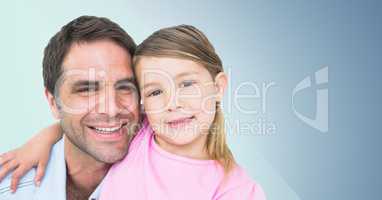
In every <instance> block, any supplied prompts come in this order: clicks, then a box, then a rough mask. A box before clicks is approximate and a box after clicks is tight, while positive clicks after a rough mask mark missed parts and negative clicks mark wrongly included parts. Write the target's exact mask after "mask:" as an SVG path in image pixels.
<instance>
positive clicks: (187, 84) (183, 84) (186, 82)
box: [180, 81, 195, 87]
mask: <svg viewBox="0 0 382 200" xmlns="http://www.w3.org/2000/svg"><path fill="white" fill-rule="evenodd" d="M194 83H195V81H183V82H182V83H181V84H180V87H190V86H192V85H193V84H194Z"/></svg>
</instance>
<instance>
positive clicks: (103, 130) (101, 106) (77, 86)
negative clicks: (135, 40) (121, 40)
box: [57, 40, 139, 163]
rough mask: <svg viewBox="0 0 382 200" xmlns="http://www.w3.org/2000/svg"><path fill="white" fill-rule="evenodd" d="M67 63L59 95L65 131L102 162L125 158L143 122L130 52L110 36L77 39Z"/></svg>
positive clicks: (60, 113)
mask: <svg viewBox="0 0 382 200" xmlns="http://www.w3.org/2000/svg"><path fill="white" fill-rule="evenodd" d="M63 68H64V73H63V76H62V80H61V84H60V86H59V88H58V89H59V90H58V91H59V96H58V97H57V100H58V107H59V108H58V110H59V115H60V120H61V122H60V123H61V126H62V129H63V131H64V134H65V136H66V137H67V139H68V140H69V141H70V142H71V143H72V144H73V145H74V146H76V147H77V148H78V149H79V150H81V151H82V152H83V153H85V154H87V155H90V156H91V157H93V158H94V159H95V160H97V161H99V162H103V163H114V162H117V161H119V160H121V159H122V158H123V157H124V156H125V155H126V153H127V151H128V147H129V144H130V142H131V140H132V138H133V137H134V136H135V133H136V131H137V129H138V123H139V109H138V108H139V107H138V101H139V95H138V91H137V88H136V85H135V79H134V76H133V71H132V67H131V57H130V55H129V53H128V52H127V51H126V50H124V49H123V48H121V47H120V46H118V45H117V44H115V43H114V42H111V41H107V40H106V41H95V42H90V43H81V44H80V45H78V44H74V45H73V46H72V47H71V49H70V51H69V53H68V55H67V56H66V58H65V60H64V62H63Z"/></svg>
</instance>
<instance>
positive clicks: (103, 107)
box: [97, 88, 121, 117]
mask: <svg viewBox="0 0 382 200" xmlns="http://www.w3.org/2000/svg"><path fill="white" fill-rule="evenodd" d="M120 108H121V105H120V103H119V101H118V97H117V94H116V91H115V90H114V89H112V88H106V89H105V90H104V91H103V92H101V94H100V95H99V100H98V105H97V112H98V113H102V114H107V115H109V116H110V117H114V116H116V115H117V114H118V113H119V112H120Z"/></svg>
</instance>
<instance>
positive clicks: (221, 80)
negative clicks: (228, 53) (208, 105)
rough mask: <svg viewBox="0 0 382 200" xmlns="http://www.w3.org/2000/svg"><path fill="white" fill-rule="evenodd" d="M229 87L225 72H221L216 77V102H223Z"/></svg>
mask: <svg viewBox="0 0 382 200" xmlns="http://www.w3.org/2000/svg"><path fill="white" fill-rule="evenodd" d="M227 85H228V77H227V75H226V74H225V73H224V72H219V73H218V74H217V75H216V76H215V87H216V92H217V93H216V101H220V102H221V101H222V100H223V96H224V92H225V89H226V88H227Z"/></svg>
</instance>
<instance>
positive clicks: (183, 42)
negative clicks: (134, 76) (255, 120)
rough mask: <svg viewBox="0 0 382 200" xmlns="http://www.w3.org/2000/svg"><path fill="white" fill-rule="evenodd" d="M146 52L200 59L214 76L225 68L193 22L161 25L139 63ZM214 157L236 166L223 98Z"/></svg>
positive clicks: (211, 140) (213, 133)
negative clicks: (228, 134)
mask: <svg viewBox="0 0 382 200" xmlns="http://www.w3.org/2000/svg"><path fill="white" fill-rule="evenodd" d="M142 56H150V57H173V58H180V59H187V60H192V61H195V62H197V63H200V64H201V65H202V66H204V67H205V68H206V69H207V70H208V71H209V72H210V74H211V76H212V77H213V78H215V77H216V75H217V74H218V73H219V72H223V65H222V62H221V60H220V58H219V56H218V55H217V54H216V53H215V49H214V47H213V46H212V44H211V43H210V42H209V40H208V39H207V37H206V36H205V35H204V34H203V33H202V32H201V31H200V30H198V29H197V28H195V27H193V26H190V25H179V26H173V27H169V28H164V29H160V30H159V31H156V32H154V33H153V34H152V35H151V36H149V37H148V38H147V39H146V40H144V41H143V42H142V43H141V44H140V45H138V47H137V49H136V51H135V54H134V59H133V64H134V66H136V65H137V63H138V62H139V59H140V58H141V57H142ZM206 148H207V152H208V154H209V156H210V158H211V159H213V160H216V161H218V162H219V163H220V164H221V165H222V166H223V168H224V171H225V172H226V173H228V172H229V171H230V170H231V169H232V168H233V166H234V163H235V162H234V158H233V155H232V153H231V150H230V149H229V147H228V145H227V141H226V133H225V123H224V114H223V112H222V109H221V104H220V102H217V103H216V113H215V118H214V121H213V123H212V125H211V127H210V128H209V133H208V136H207V144H206Z"/></svg>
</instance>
